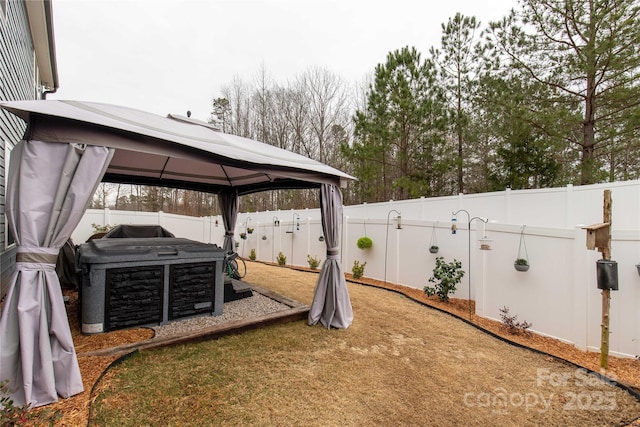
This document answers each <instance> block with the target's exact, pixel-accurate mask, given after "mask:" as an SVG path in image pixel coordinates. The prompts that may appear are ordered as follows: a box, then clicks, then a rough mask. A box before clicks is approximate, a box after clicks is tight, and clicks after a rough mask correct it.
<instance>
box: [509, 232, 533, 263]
mask: <svg viewBox="0 0 640 427" xmlns="http://www.w3.org/2000/svg"><path fill="white" fill-rule="evenodd" d="M525 227H526V226H525V225H523V226H522V229H521V230H520V244H519V245H518V256H517V258H516V260H515V262H514V263H513V267H514V268H515V269H516V271H527V270H529V253H528V252H527V242H525V240H524V228H525ZM523 249H524V251H523ZM523 254H524V255H523Z"/></svg>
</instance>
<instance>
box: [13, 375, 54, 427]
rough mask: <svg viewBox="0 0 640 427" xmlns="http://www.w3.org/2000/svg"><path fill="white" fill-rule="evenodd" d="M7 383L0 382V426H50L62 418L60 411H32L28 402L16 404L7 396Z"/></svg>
mask: <svg viewBox="0 0 640 427" xmlns="http://www.w3.org/2000/svg"><path fill="white" fill-rule="evenodd" d="M7 384H8V382H7V381H2V382H0V426H26V425H28V426H52V425H55V423H56V421H58V420H59V419H60V418H62V412H60V411H52V410H51V409H39V410H37V411H32V408H31V405H29V404H26V405H22V406H16V405H15V404H14V402H13V400H12V399H11V398H10V397H9V387H8V385H7Z"/></svg>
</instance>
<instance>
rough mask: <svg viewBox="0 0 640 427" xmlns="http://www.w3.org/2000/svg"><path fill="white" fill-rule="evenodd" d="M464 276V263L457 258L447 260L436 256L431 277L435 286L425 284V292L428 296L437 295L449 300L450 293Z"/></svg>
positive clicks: (444, 300)
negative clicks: (450, 260)
mask: <svg viewBox="0 0 640 427" xmlns="http://www.w3.org/2000/svg"><path fill="white" fill-rule="evenodd" d="M463 277H464V270H463V269H462V263H461V262H460V261H457V260H455V259H454V260H453V261H452V262H445V261H444V258H442V257H441V256H439V257H437V258H436V266H435V268H434V269H433V276H431V277H430V278H429V282H430V283H435V286H434V287H431V286H425V287H424V292H425V293H426V294H427V295H428V296H432V295H437V296H438V299H440V301H442V302H447V301H449V295H450V294H452V293H454V292H455V291H456V285H457V284H458V283H460V281H461V280H462V278H463Z"/></svg>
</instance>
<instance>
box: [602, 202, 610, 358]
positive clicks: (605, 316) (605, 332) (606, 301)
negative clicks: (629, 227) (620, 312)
mask: <svg viewBox="0 0 640 427" xmlns="http://www.w3.org/2000/svg"><path fill="white" fill-rule="evenodd" d="M602 219H603V222H606V223H609V224H610V225H609V230H608V233H607V234H608V236H607V242H606V245H605V246H604V247H603V248H600V250H601V252H602V259H605V260H610V259H611V190H604V204H603V215H602ZM610 307H611V290H610V289H603V290H602V336H601V339H600V367H601V368H602V369H607V363H608V358H609V309H610Z"/></svg>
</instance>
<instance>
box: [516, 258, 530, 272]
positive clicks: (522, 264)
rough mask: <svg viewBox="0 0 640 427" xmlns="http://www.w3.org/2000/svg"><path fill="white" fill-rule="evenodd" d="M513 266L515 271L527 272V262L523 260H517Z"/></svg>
mask: <svg viewBox="0 0 640 427" xmlns="http://www.w3.org/2000/svg"><path fill="white" fill-rule="evenodd" d="M513 266H514V267H515V269H516V270H517V271H527V270H529V261H527V260H526V259H524V258H518V259H516V260H515V262H514V263H513Z"/></svg>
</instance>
